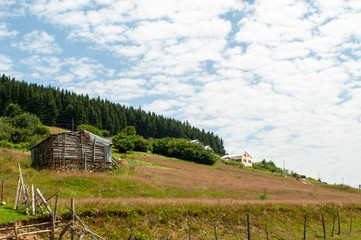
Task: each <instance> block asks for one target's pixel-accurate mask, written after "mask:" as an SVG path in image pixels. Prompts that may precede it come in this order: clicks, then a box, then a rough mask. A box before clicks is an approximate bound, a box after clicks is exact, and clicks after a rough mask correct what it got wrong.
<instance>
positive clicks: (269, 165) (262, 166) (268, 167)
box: [252, 159, 283, 173]
mask: <svg viewBox="0 0 361 240" xmlns="http://www.w3.org/2000/svg"><path fill="white" fill-rule="evenodd" d="M252 168H254V169H258V170H263V171H268V172H272V173H283V171H282V169H280V168H278V167H277V166H276V165H275V163H274V162H272V161H268V162H267V161H266V160H265V159H263V160H262V161H261V162H258V163H253V165H252Z"/></svg>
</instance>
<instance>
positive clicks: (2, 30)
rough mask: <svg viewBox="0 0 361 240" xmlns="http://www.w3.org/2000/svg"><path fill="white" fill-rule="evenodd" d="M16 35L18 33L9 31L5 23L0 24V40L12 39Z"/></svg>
mask: <svg viewBox="0 0 361 240" xmlns="http://www.w3.org/2000/svg"><path fill="white" fill-rule="evenodd" d="M17 34H18V32H17V31H15V30H12V31H9V30H8V28H7V26H6V23H1V22H0V39H3V38H7V37H14V36H16V35H17Z"/></svg>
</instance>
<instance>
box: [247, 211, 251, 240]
mask: <svg viewBox="0 0 361 240" xmlns="http://www.w3.org/2000/svg"><path fill="white" fill-rule="evenodd" d="M247 233H248V240H251V224H250V221H249V213H247Z"/></svg>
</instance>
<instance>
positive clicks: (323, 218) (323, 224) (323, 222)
mask: <svg viewBox="0 0 361 240" xmlns="http://www.w3.org/2000/svg"><path fill="white" fill-rule="evenodd" d="M321 218H322V227H323V238H324V239H326V225H325V217H324V216H323V213H322V212H321Z"/></svg>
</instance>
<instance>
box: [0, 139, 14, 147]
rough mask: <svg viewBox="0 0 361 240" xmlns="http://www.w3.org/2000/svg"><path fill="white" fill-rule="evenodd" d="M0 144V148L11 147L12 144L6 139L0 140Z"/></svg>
mask: <svg viewBox="0 0 361 240" xmlns="http://www.w3.org/2000/svg"><path fill="white" fill-rule="evenodd" d="M0 146H1V147H2V148H13V144H12V143H10V142H8V141H6V140H1V141H0Z"/></svg>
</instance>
